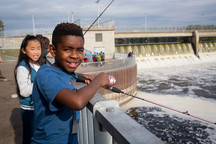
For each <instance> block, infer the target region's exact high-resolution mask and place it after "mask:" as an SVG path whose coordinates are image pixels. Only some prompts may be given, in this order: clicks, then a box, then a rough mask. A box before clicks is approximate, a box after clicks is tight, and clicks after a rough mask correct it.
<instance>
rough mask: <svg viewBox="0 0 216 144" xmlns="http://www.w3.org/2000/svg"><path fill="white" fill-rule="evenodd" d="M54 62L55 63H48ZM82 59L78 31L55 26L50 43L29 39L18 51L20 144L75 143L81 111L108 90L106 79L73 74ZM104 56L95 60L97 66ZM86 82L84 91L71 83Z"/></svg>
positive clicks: (81, 38)
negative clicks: (89, 102) (21, 136)
mask: <svg viewBox="0 0 216 144" xmlns="http://www.w3.org/2000/svg"><path fill="white" fill-rule="evenodd" d="M48 58H51V59H54V61H53V64H51V63H49V62H48V61H47V59H48ZM83 60H84V61H85V62H88V60H87V59H84V36H83V32H82V28H81V27H80V26H77V25H75V24H72V23H60V24H58V25H57V26H56V27H55V29H54V31H53V34H52V44H50V42H49V41H48V40H47V38H46V37H44V36H42V35H36V36H34V35H27V36H26V37H25V38H24V39H23V41H22V43H21V46H20V52H19V57H18V61H17V65H16V67H15V69H14V74H15V80H16V85H17V94H18V95H19V102H20V111H21V118H22V125H23V144H30V143H31V144H36V143H41V144H48V143H52V144H66V143H68V144H77V143H78V138H77V132H78V123H79V110H82V109H83V108H84V107H85V106H86V104H87V103H88V101H89V100H90V99H91V98H92V97H93V96H94V94H95V93H96V91H97V90H98V89H99V88H100V87H105V86H112V85H113V84H110V83H109V79H108V75H107V74H106V73H100V74H98V75H97V76H96V77H95V78H93V77H92V76H91V75H88V74H81V73H76V69H77V68H78V67H79V65H80V64H81V63H82V62H83ZM103 60H104V57H102V56H100V55H96V56H95V61H97V62H98V61H103ZM78 77H84V78H86V79H87V80H85V83H86V84H87V85H86V86H85V87H83V88H81V89H78V90H76V89H75V87H74V85H73V84H72V83H71V81H76V80H77V79H78Z"/></svg>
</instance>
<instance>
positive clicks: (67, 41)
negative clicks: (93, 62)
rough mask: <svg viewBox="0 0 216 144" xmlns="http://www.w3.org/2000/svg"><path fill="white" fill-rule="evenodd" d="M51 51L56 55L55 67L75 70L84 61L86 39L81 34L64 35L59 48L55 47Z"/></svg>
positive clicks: (70, 70)
mask: <svg viewBox="0 0 216 144" xmlns="http://www.w3.org/2000/svg"><path fill="white" fill-rule="evenodd" d="M51 52H53V53H54V55H55V63H54V67H57V68H59V69H61V70H63V71H65V72H69V73H71V72H74V71H75V70H76V69H77V68H78V66H79V65H80V64H81V63H82V61H83V52H84V40H83V39H82V37H80V36H74V35H65V36H62V37H61V40H60V42H59V43H57V48H54V47H53V51H51Z"/></svg>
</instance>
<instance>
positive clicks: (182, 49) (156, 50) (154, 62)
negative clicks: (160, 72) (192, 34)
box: [115, 42, 216, 69]
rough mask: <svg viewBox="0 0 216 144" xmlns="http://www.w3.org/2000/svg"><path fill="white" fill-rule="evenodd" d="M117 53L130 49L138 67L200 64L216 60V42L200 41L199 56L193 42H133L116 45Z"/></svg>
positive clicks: (126, 51)
mask: <svg viewBox="0 0 216 144" xmlns="http://www.w3.org/2000/svg"><path fill="white" fill-rule="evenodd" d="M115 50H116V52H117V53H125V54H127V53H128V52H130V51H133V53H134V54H135V56H136V61H137V68H138V69H140V68H157V67H169V66H180V65H190V64H199V63H204V62H211V61H215V60H216V42H200V43H199V53H198V57H197V56H196V55H195V54H194V50H193V47H192V44H191V43H167V44H133V45H119V46H116V47H115Z"/></svg>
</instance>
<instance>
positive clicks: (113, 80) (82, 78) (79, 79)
mask: <svg viewBox="0 0 216 144" xmlns="http://www.w3.org/2000/svg"><path fill="white" fill-rule="evenodd" d="M108 79H109V82H110V85H114V84H115V83H116V79H115V77H114V76H111V75H108ZM85 80H89V81H91V80H90V79H87V78H84V77H81V76H78V78H77V80H76V82H82V83H85Z"/></svg>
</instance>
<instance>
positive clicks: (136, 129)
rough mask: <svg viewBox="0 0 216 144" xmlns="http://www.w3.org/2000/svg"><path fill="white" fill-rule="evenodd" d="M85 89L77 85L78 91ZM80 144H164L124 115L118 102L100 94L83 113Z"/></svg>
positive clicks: (97, 94)
mask: <svg viewBox="0 0 216 144" xmlns="http://www.w3.org/2000/svg"><path fill="white" fill-rule="evenodd" d="M83 86H85V84H82V83H76V84H75V87H76V88H77V89H79V88H81V87H83ZM79 143H80V144H101V143H103V144H112V143H119V144H127V143H133V144H162V143H164V142H163V141H161V140H160V139H159V138H158V137H156V136H155V135H154V134H152V133H151V132H150V131H148V130H147V129H146V128H144V127H143V126H141V125H140V124H138V123H137V122H136V121H135V120H133V119H132V118H131V117H130V116H128V115H127V114H126V113H124V112H123V111H122V110H121V109H120V108H119V104H118V102H117V101H115V100H106V99H105V98H104V97H103V96H102V95H100V94H99V93H96V94H95V95H94V97H93V98H92V99H91V100H90V102H89V103H88V104H87V106H86V108H84V109H83V110H82V111H81V112H80V131H79Z"/></svg>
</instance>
